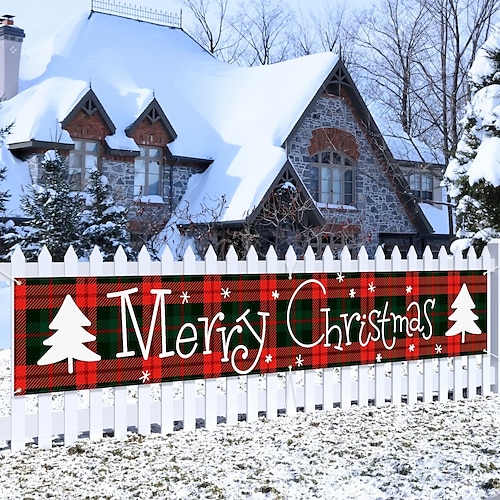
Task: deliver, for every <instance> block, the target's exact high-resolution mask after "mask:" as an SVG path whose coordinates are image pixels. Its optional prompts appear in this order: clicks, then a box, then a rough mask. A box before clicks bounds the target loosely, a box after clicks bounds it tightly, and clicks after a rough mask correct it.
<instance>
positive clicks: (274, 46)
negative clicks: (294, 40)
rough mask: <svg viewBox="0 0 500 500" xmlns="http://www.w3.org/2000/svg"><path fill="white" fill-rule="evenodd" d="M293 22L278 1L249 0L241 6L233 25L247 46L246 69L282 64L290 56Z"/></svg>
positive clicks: (243, 55) (245, 55) (281, 3)
mask: <svg viewBox="0 0 500 500" xmlns="http://www.w3.org/2000/svg"><path fill="white" fill-rule="evenodd" d="M292 20H293V12H292V10H291V8H290V6H289V5H288V4H287V3H286V2H284V1H279V0H249V1H247V2H244V3H240V5H239V9H238V12H237V14H236V16H235V17H234V19H233V22H232V26H233V28H234V29H235V30H236V31H237V32H238V33H239V35H240V36H241V37H242V39H243V40H244V41H245V43H246V50H245V52H244V53H243V54H242V58H243V61H244V63H246V64H247V65H249V66H256V65H262V64H271V63H275V62H280V61H284V60H285V59H288V58H289V55H290V36H289V33H288V32H287V28H288V26H290V25H291V22H292Z"/></svg>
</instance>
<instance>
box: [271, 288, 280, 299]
mask: <svg viewBox="0 0 500 500" xmlns="http://www.w3.org/2000/svg"><path fill="white" fill-rule="evenodd" d="M271 295H272V296H273V299H274V300H278V299H279V298H280V293H279V292H278V290H274V291H273V292H272V293H271Z"/></svg>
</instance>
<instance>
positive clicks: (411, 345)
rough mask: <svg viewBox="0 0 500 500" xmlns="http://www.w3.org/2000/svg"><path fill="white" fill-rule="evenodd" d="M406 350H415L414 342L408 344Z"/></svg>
mask: <svg viewBox="0 0 500 500" xmlns="http://www.w3.org/2000/svg"><path fill="white" fill-rule="evenodd" d="M408 350H409V351H410V352H413V351H415V344H410V345H409V346H408Z"/></svg>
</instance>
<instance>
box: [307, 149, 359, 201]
mask: <svg viewBox="0 0 500 500" xmlns="http://www.w3.org/2000/svg"><path fill="white" fill-rule="evenodd" d="M311 163H312V166H313V167H316V168H317V169H318V180H319V188H318V193H317V201H319V202H320V203H327V204H333V205H352V204H353V203H354V179H355V168H356V165H355V161H354V160H353V159H352V158H350V157H348V156H347V155H345V154H342V153H339V152H338V151H333V150H327V151H321V152H319V153H317V154H315V155H314V156H312V157H311Z"/></svg>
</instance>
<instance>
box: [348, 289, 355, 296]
mask: <svg viewBox="0 0 500 500" xmlns="http://www.w3.org/2000/svg"><path fill="white" fill-rule="evenodd" d="M355 295H356V290H354V288H351V289H350V290H349V297H351V299H353V298H354V297H355Z"/></svg>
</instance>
